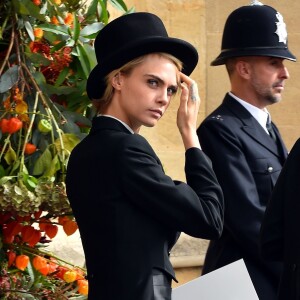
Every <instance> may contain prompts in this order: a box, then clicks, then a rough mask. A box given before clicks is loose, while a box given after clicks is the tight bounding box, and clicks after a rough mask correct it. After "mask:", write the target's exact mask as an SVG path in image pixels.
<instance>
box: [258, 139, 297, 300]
mask: <svg viewBox="0 0 300 300" xmlns="http://www.w3.org/2000/svg"><path fill="white" fill-rule="evenodd" d="M299 174H300V139H299V140H298V141H297V142H296V143H295V145H294V147H293V148H292V150H291V152H290V154H289V156H288V158H287V161H286V163H285V164H284V167H283V169H282V171H281V173H280V176H279V178H278V181H277V183H276V185H275V188H274V190H273V192H272V196H271V199H270V202H269V204H268V206H267V209H266V213H265V216H264V220H263V223H262V228H261V250H262V255H263V257H264V258H265V259H266V260H274V261H283V262H284V271H283V273H282V278H281V283H280V289H279V297H278V299H280V300H299V299H300V238H299V228H300V176H299Z"/></svg>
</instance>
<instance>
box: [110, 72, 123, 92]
mask: <svg viewBox="0 0 300 300" xmlns="http://www.w3.org/2000/svg"><path fill="white" fill-rule="evenodd" d="M111 84H112V86H113V87H114V89H116V90H118V91H119V90H120V89H121V74H120V72H119V73H117V74H116V75H115V76H114V77H113V78H112V82H111Z"/></svg>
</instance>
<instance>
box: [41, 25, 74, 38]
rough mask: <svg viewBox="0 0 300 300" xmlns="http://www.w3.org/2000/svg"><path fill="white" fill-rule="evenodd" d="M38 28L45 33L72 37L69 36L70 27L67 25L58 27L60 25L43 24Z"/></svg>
mask: <svg viewBox="0 0 300 300" xmlns="http://www.w3.org/2000/svg"><path fill="white" fill-rule="evenodd" d="M37 28H41V29H43V30H45V31H50V32H53V33H56V34H62V35H67V36H70V35H69V27H68V26H66V25H61V26H58V25H53V24H42V25H39V26H37Z"/></svg>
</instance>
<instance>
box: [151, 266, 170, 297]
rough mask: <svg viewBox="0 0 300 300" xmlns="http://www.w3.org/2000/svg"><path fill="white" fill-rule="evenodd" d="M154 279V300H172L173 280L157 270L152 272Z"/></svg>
mask: <svg viewBox="0 0 300 300" xmlns="http://www.w3.org/2000/svg"><path fill="white" fill-rule="evenodd" d="M152 277H153V291H154V299H153V300H171V295H172V288H171V281H172V280H171V278H168V276H167V275H166V274H165V273H164V272H162V271H160V270H157V269H153V271H152Z"/></svg>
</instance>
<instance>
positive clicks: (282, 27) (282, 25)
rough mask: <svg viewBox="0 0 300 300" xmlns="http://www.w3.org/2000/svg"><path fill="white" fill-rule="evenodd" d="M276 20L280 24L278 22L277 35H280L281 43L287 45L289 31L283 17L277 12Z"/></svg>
mask: <svg viewBox="0 0 300 300" xmlns="http://www.w3.org/2000/svg"><path fill="white" fill-rule="evenodd" d="M276 18H277V20H278V22H276V26H277V30H276V31H275V33H276V34H277V35H278V38H279V42H283V43H285V44H286V42H287V31H286V25H285V23H284V21H283V16H282V15H281V14H280V13H279V12H277V14H276Z"/></svg>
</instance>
